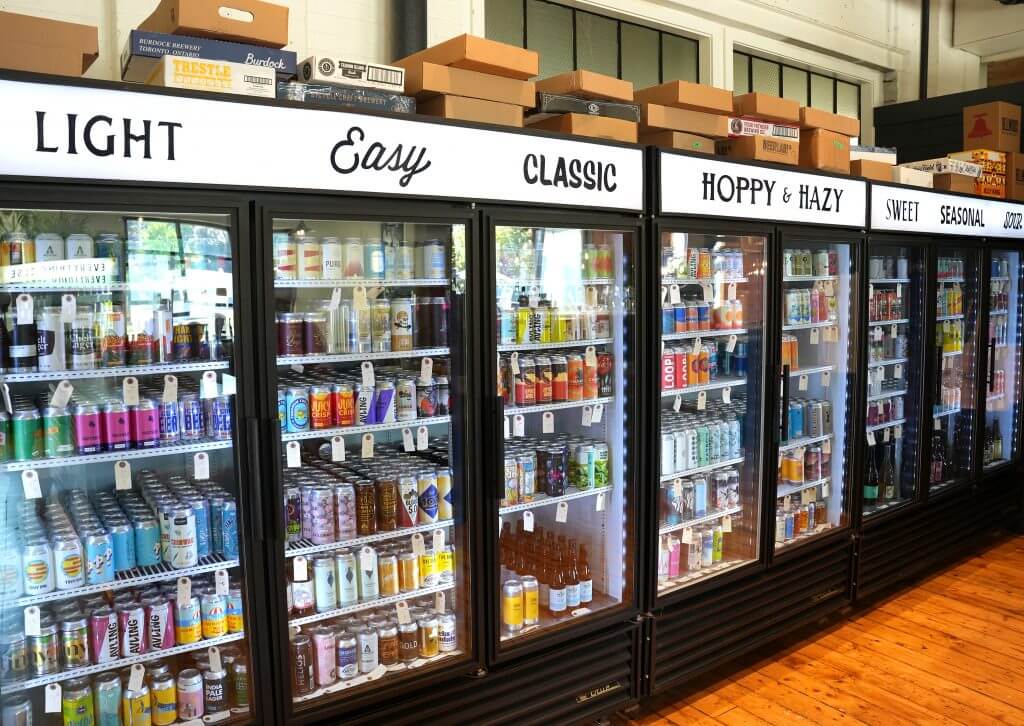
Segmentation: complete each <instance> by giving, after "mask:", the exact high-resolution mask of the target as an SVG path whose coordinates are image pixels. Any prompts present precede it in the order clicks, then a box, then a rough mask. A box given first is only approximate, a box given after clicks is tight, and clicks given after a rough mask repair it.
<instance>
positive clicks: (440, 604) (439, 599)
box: [434, 592, 447, 613]
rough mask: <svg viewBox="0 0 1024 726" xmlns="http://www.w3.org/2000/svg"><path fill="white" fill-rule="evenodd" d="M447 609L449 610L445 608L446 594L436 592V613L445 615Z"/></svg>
mask: <svg viewBox="0 0 1024 726" xmlns="http://www.w3.org/2000/svg"><path fill="white" fill-rule="evenodd" d="M446 609H447V608H445V597H444V593H443V592H435V593H434V612H435V613H444V611H445V610H446Z"/></svg>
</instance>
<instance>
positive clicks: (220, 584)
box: [213, 570, 229, 595]
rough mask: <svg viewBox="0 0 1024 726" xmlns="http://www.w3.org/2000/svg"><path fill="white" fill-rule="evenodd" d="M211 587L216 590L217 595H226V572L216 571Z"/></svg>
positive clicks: (227, 584)
mask: <svg viewBox="0 0 1024 726" xmlns="http://www.w3.org/2000/svg"><path fill="white" fill-rule="evenodd" d="M213 585H214V587H215V588H216V589H217V594H218V595H227V594H228V586H229V583H228V571H227V570H217V571H216V572H215V573H213Z"/></svg>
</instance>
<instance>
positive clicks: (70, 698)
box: [61, 678, 96, 726]
mask: <svg viewBox="0 0 1024 726" xmlns="http://www.w3.org/2000/svg"><path fill="white" fill-rule="evenodd" d="M61 711H62V715H63V717H64V726H95V724H96V712H95V711H94V710H93V702H92V686H90V685H89V679H88V678H75V679H72V680H70V681H68V682H67V683H65V684H64V689H63V693H62V694H61Z"/></svg>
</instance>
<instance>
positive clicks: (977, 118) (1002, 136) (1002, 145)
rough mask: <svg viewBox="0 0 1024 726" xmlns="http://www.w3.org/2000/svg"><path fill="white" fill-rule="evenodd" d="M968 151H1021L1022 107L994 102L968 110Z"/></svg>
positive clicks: (965, 141)
mask: <svg viewBox="0 0 1024 726" xmlns="http://www.w3.org/2000/svg"><path fill="white" fill-rule="evenodd" d="M963 117H964V118H963V122H964V148H965V149H995V150H996V151H1005V152H1016V151H1020V106H1017V105H1014V104H1012V103H1006V102H1005V101H992V102H991V103H981V104H978V105H977V106H965V107H964V111H963Z"/></svg>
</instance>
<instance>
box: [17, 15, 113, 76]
mask: <svg viewBox="0 0 1024 726" xmlns="http://www.w3.org/2000/svg"><path fill="white" fill-rule="evenodd" d="M99 54H100V49H99V32H98V31H97V29H96V26H94V25H82V24H80V23H66V22H63V21H60V20H49V19H48V18H39V17H36V16H34V15H20V14H18V13H8V12H3V11H0V67H3V68H11V69H13V70H19V71H35V72H36V73H56V74H58V75H63V76H80V75H82V74H84V73H85V72H86V71H87V70H89V66H91V65H92V64H93V62H94V61H95V60H96V58H98V57H99Z"/></svg>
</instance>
